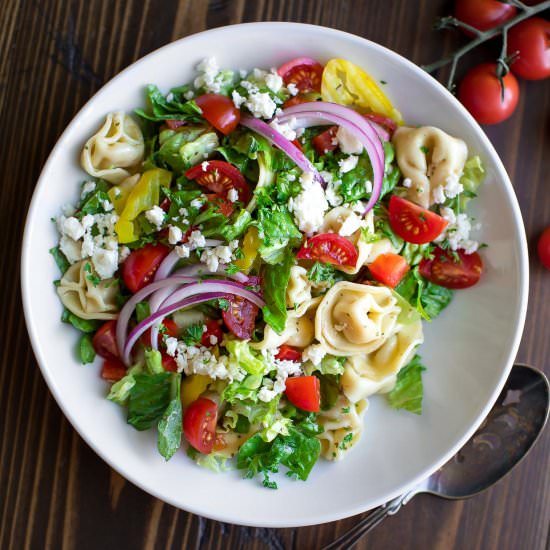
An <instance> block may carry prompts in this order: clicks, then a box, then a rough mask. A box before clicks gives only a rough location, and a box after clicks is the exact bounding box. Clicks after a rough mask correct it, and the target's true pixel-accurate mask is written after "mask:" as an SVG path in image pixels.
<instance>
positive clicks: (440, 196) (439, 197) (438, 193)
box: [432, 185, 447, 204]
mask: <svg viewBox="0 0 550 550" xmlns="http://www.w3.org/2000/svg"><path fill="white" fill-rule="evenodd" d="M432 198H433V201H434V203H435V204H443V203H444V202H445V201H446V200H447V197H445V189H444V187H443V185H438V186H437V187H435V188H434V189H432Z"/></svg>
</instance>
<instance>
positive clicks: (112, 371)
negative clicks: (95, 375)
mask: <svg viewBox="0 0 550 550" xmlns="http://www.w3.org/2000/svg"><path fill="white" fill-rule="evenodd" d="M125 376H126V365H124V363H122V361H119V360H118V359H105V361H103V365H102V366H101V378H103V379H104V380H108V381H109V382H118V381H119V380H120V379H121V378H124V377H125Z"/></svg>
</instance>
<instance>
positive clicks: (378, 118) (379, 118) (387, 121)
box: [363, 113, 397, 137]
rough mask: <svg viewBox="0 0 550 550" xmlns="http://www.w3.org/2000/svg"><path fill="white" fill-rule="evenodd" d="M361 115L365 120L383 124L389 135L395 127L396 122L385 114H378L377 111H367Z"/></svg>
mask: <svg viewBox="0 0 550 550" xmlns="http://www.w3.org/2000/svg"><path fill="white" fill-rule="evenodd" d="M363 116H364V117H365V118H366V119H367V120H372V122H376V124H380V126H383V127H384V128H385V129H386V130H387V131H388V132H389V134H390V137H391V135H392V134H393V133H394V132H395V130H396V129H397V122H395V120H393V119H392V118H389V117H387V116H384V115H379V114H378V113H367V114H366V115H363Z"/></svg>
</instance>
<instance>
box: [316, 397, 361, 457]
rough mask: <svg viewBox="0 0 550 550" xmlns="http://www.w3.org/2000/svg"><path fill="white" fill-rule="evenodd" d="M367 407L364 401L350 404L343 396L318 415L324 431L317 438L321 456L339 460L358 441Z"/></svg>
mask: <svg viewBox="0 0 550 550" xmlns="http://www.w3.org/2000/svg"><path fill="white" fill-rule="evenodd" d="M367 406H368V404H367V401H366V400H363V401H359V402H358V403H351V402H350V401H349V399H348V398H347V397H346V396H345V395H339V396H338V399H337V400H336V402H335V403H334V405H333V406H332V407H331V408H330V409H329V410H327V411H322V412H321V413H320V414H319V418H318V420H319V425H320V426H322V427H323V429H324V431H323V432H322V433H321V434H319V435H318V436H317V437H318V438H319V440H320V441H321V456H323V457H324V458H326V459H327V460H340V459H341V458H343V456H344V454H345V453H346V452H347V451H349V450H350V449H351V448H352V447H353V446H354V445H355V444H356V443H357V442H358V441H359V438H360V437H361V432H362V430H363V415H364V413H365V411H366V410H367Z"/></svg>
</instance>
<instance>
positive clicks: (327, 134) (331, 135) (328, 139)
mask: <svg viewBox="0 0 550 550" xmlns="http://www.w3.org/2000/svg"><path fill="white" fill-rule="evenodd" d="M337 131H338V126H331V127H330V128H329V129H328V130H325V131H324V132H321V133H320V134H319V135H317V136H315V137H314V138H313V139H312V140H311V143H312V144H313V147H315V150H316V151H317V153H318V154H319V155H325V154H326V153H328V152H330V151H334V149H336V147H338V141H337V140H336V132H337Z"/></svg>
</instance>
